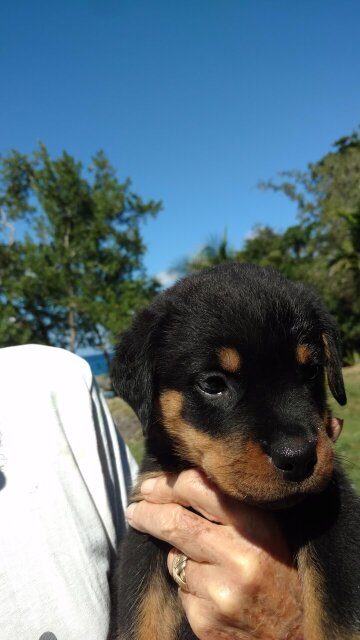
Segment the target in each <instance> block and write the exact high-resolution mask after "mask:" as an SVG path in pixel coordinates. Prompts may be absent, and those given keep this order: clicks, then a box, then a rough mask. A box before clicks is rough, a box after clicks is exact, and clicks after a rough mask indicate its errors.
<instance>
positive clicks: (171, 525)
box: [159, 505, 182, 538]
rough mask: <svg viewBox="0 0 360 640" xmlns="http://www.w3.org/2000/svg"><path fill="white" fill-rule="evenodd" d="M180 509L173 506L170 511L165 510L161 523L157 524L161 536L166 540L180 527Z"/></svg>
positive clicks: (178, 506) (177, 506)
mask: <svg viewBox="0 0 360 640" xmlns="http://www.w3.org/2000/svg"><path fill="white" fill-rule="evenodd" d="M181 519H182V507H181V506H180V505H173V506H172V507H171V510H166V513H165V514H164V516H163V518H162V519H161V522H160V523H159V526H160V530H161V534H162V535H163V536H164V537H165V538H167V537H170V538H171V537H172V536H173V535H174V533H176V532H178V531H179V529H180V527H181Z"/></svg>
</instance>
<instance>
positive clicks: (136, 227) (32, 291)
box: [0, 145, 161, 350]
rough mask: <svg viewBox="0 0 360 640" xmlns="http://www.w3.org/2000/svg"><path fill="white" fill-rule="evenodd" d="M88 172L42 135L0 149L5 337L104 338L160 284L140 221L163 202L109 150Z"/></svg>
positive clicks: (0, 340) (64, 342)
mask: <svg viewBox="0 0 360 640" xmlns="http://www.w3.org/2000/svg"><path fill="white" fill-rule="evenodd" d="M84 173H85V171H84V168H83V166H82V164H81V163H80V162H76V161H75V159H74V158H73V157H72V156H70V155H69V154H67V153H66V152H63V154H62V155H61V156H60V158H58V159H55V160H54V159H52V158H51V157H50V155H49V153H48V151H47V149H46V147H45V146H44V145H40V147H39V149H38V150H37V151H36V152H35V153H34V154H33V155H32V156H31V157H27V156H25V155H23V154H20V153H18V152H17V151H13V152H11V153H10V154H9V155H8V156H7V157H3V158H1V159H0V210H1V213H2V224H0V240H1V243H0V286H1V290H0V310H1V320H0V344H2V345H5V344H6V345H8V344H15V343H24V342H28V341H29V340H32V341H34V342H40V343H43V344H56V345H60V346H66V347H68V348H70V349H71V350H74V349H75V348H79V347H80V346H82V347H83V346H93V347H100V348H104V346H105V345H106V344H108V343H109V342H111V341H113V339H114V335H115V334H116V332H118V331H119V330H120V329H122V328H124V327H125V326H126V325H127V324H128V322H129V320H130V318H131V315H132V314H133V312H134V310H135V309H137V308H138V307H140V306H142V305H143V304H145V303H146V302H147V301H148V300H150V299H151V297H152V296H153V295H154V293H155V292H156V284H155V283H154V282H153V281H150V280H148V279H147V278H146V276H145V273H144V270H143V266H142V257H143V254H144V252H145V246H144V244H143V241H142V238H141V234H140V223H141V222H142V221H143V220H145V219H146V218H147V217H148V216H155V215H156V214H157V212H158V211H159V210H160V207H161V203H159V202H155V201H149V202H144V201H143V200H142V199H141V198H140V197H139V196H138V195H136V194H135V193H133V192H132V190H131V182H130V180H126V181H125V182H123V183H120V182H119V181H118V179H117V177H116V174H115V171H114V169H113V167H112V166H111V165H110V164H109V162H108V160H107V158H106V156H105V155H104V153H103V152H99V153H97V154H96V155H95V156H94V158H93V159H92V164H91V166H90V168H89V170H88V174H87V175H86V176H84ZM19 221H22V226H23V227H24V225H25V229H26V233H25V234H24V236H23V237H22V238H21V239H18V235H19V234H18V228H17V227H18V225H19Z"/></svg>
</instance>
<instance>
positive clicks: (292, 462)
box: [271, 438, 317, 482]
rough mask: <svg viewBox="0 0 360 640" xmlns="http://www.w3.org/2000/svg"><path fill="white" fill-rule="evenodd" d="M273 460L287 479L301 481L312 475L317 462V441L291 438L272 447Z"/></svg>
mask: <svg viewBox="0 0 360 640" xmlns="http://www.w3.org/2000/svg"><path fill="white" fill-rule="evenodd" d="M271 461H272V463H273V465H274V466H275V467H277V469H280V471H282V473H283V477H284V479H285V480H290V481H291V482H301V480H305V478H308V477H309V476H311V474H312V472H313V470H314V467H315V465H316V462H317V455H316V442H311V441H310V442H309V441H306V440H302V439H300V438H293V439H292V438H289V439H286V440H282V441H280V442H277V443H276V444H274V445H273V446H272V447H271Z"/></svg>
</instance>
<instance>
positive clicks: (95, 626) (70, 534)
mask: <svg viewBox="0 0 360 640" xmlns="http://www.w3.org/2000/svg"><path fill="white" fill-rule="evenodd" d="M0 389H1V401H0V521H1V527H0V620H1V638H2V640H14V638H21V639H22V640H40V638H41V640H45V638H52V640H105V638H106V637H107V631H108V622H109V586H108V574H109V570H110V567H111V564H112V562H113V560H114V557H115V552H116V546H117V542H118V540H119V538H120V537H121V535H122V534H123V532H124V528H125V520H124V507H125V505H126V502H127V492H128V490H129V488H130V484H131V479H132V478H133V477H134V475H135V474H136V464H135V463H134V461H133V459H132V458H131V455H130V454H129V451H128V450H127V448H126V446H125V445H124V443H123V441H122V440H121V438H120V437H119V436H118V434H117V432H116V429H115V427H114V424H113V421H112V419H111V416H110V414H109V411H108V408H107V406H106V403H105V402H104V400H103V398H102V396H101V394H100V393H99V391H98V388H97V386H96V384H95V382H94V379H93V376H92V374H91V371H90V368H89V365H88V364H87V363H86V362H85V360H83V359H81V358H79V357H78V356H75V355H73V354H71V353H69V352H67V351H64V350H62V349H56V348H52V347H43V346H39V345H26V346H20V347H10V348H6V349H0Z"/></svg>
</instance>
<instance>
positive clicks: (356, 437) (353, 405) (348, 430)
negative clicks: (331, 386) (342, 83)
mask: <svg viewBox="0 0 360 640" xmlns="http://www.w3.org/2000/svg"><path fill="white" fill-rule="evenodd" d="M344 380H345V387H346V393H347V397H348V402H347V405H346V407H339V405H337V404H336V402H335V401H332V402H331V403H330V404H331V408H332V410H333V412H334V415H335V416H338V417H339V418H343V419H344V427H343V430H342V433H341V436H340V438H339V440H338V442H337V445H336V451H337V453H338V454H339V457H340V458H341V460H342V462H343V464H344V467H345V469H346V471H347V473H348V475H349V476H350V478H351V480H352V482H353V483H354V485H355V487H356V489H357V491H358V492H359V493H360V429H359V424H360V365H355V366H354V367H348V368H346V369H344Z"/></svg>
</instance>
